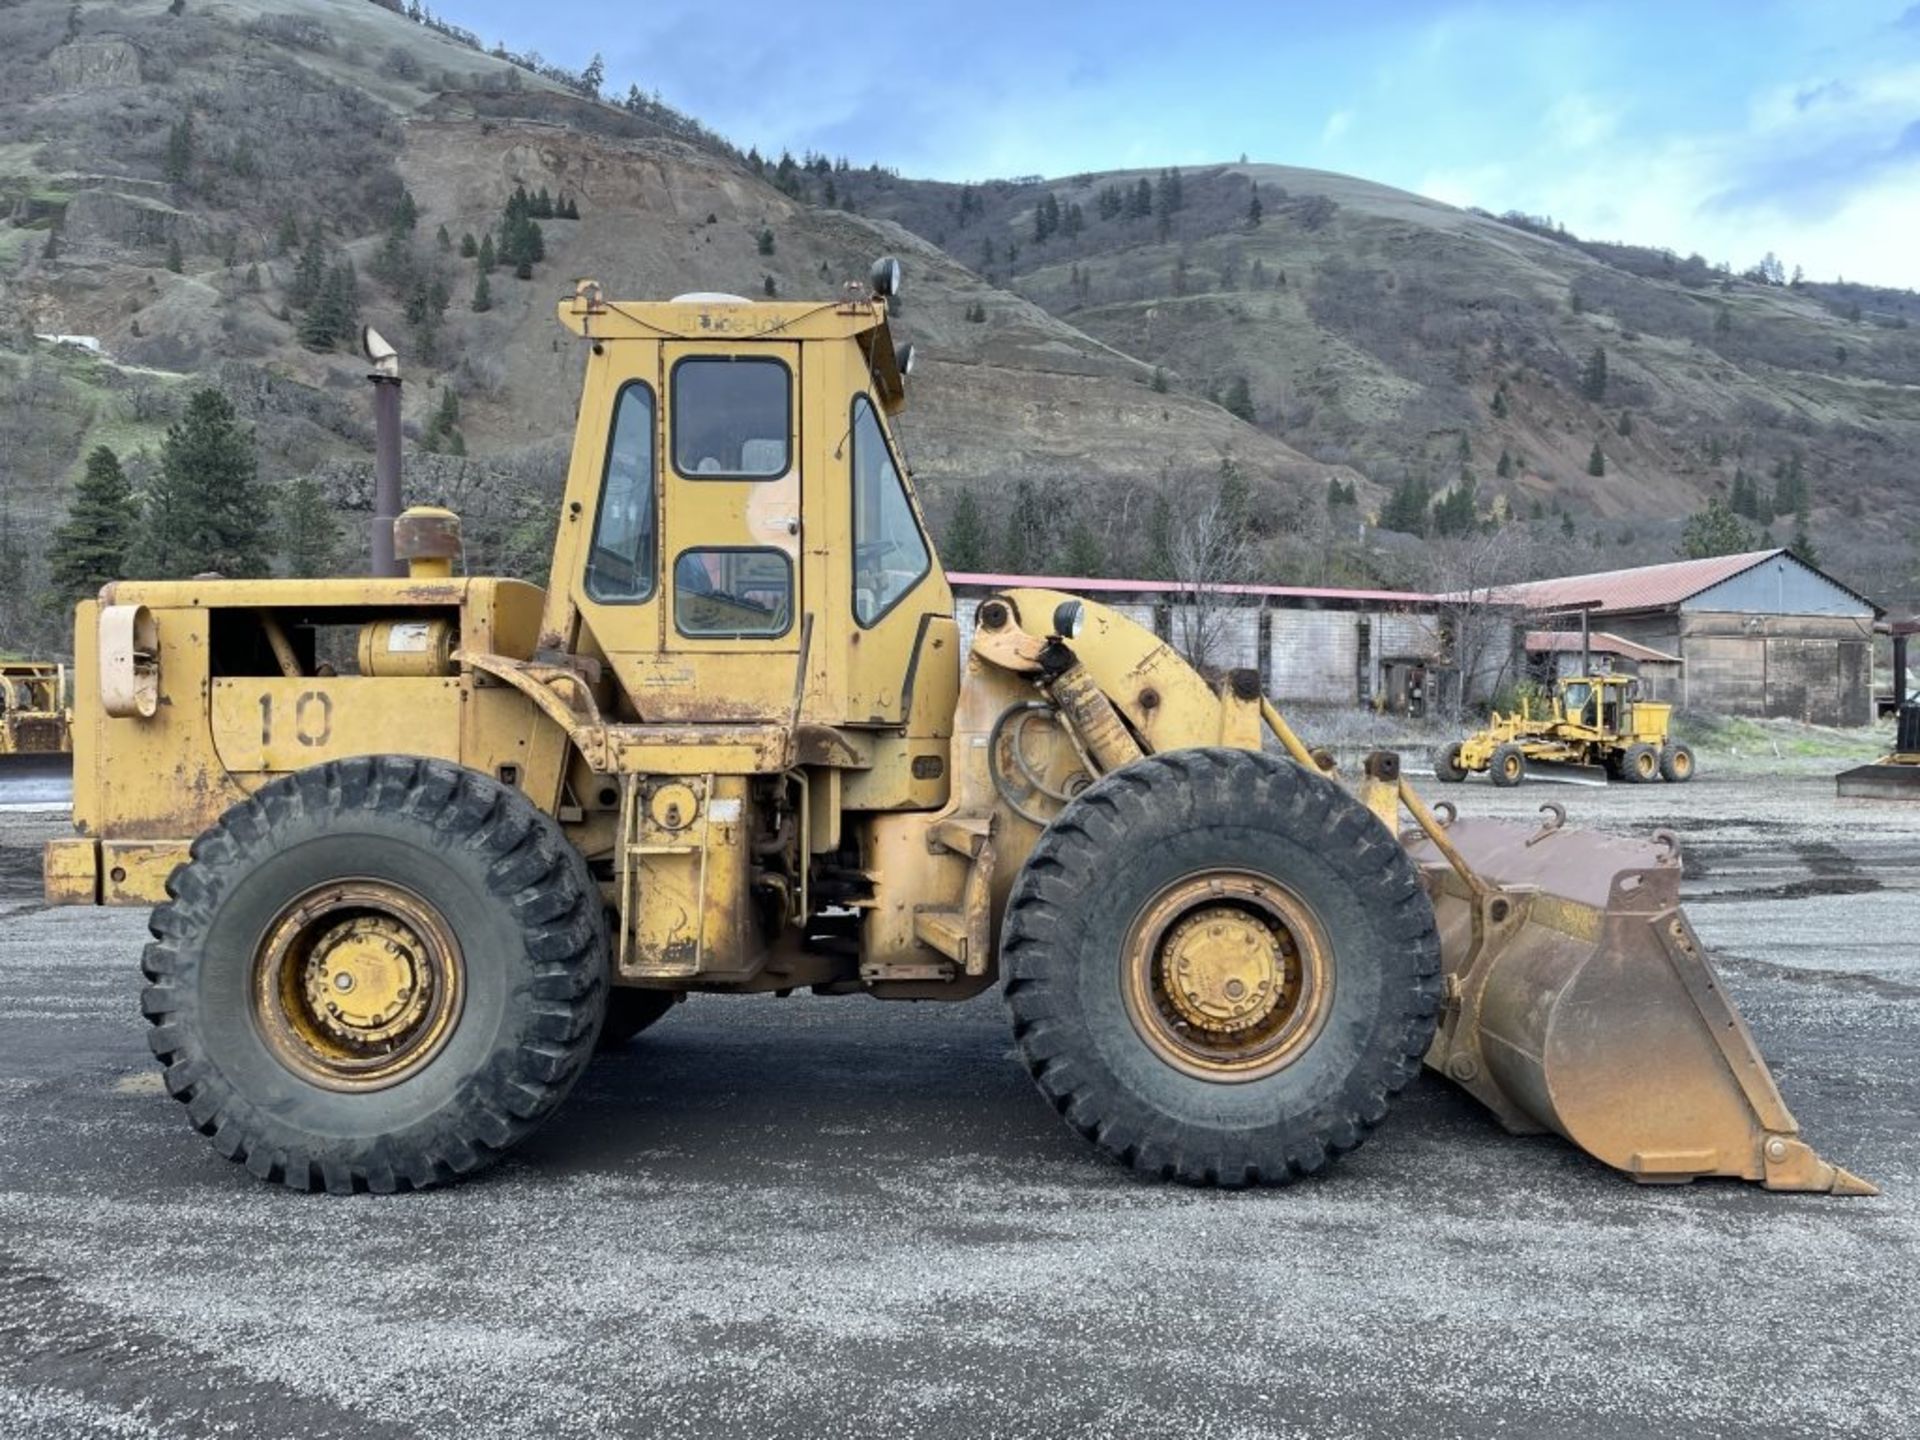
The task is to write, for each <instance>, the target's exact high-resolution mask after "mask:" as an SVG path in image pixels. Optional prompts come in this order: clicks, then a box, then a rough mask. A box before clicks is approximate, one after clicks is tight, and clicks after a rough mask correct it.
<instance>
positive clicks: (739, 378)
mask: <svg viewBox="0 0 1920 1440" xmlns="http://www.w3.org/2000/svg"><path fill="white" fill-rule="evenodd" d="M792 434H793V383H792V380H791V377H789V375H788V373H787V367H786V366H785V365H783V364H781V363H780V361H778V360H772V359H767V358H765V357H758V358H755V357H747V356H740V357H735V356H731V355H701V356H695V357H693V358H690V359H686V360H682V361H681V362H680V363H679V364H678V365H675V366H674V367H673V468H674V469H675V470H677V471H679V472H680V473H681V474H682V475H685V476H687V477H688V478H689V479H694V480H771V479H773V478H775V477H777V476H780V475H784V474H786V473H787V468H788V464H789V460H790V443H791V437H792Z"/></svg>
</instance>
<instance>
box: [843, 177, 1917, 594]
mask: <svg viewBox="0 0 1920 1440" xmlns="http://www.w3.org/2000/svg"><path fill="white" fill-rule="evenodd" d="M1171 178H1172V177H1171V176H1170V174H1169V173H1167V172H1141V171H1130V172H1115V173H1111V174H1100V175H1082V176H1076V177H1073V178H1071V179H1068V180H1060V181H1038V180H1035V181H1027V182H1023V183H1010V182H994V183H988V184H983V185H977V186H956V185H944V184H935V183H929V182H916V181H909V180H899V179H896V178H894V177H883V178H882V179H880V180H878V181H876V182H873V183H871V184H870V183H869V182H868V181H867V180H866V179H865V178H864V177H863V176H862V175H861V174H860V172H858V171H855V172H853V174H852V175H851V176H850V177H848V178H847V179H844V180H842V181H841V182H840V184H839V186H838V189H839V191H840V192H842V194H843V197H844V195H845V194H851V196H852V198H853V202H854V203H855V204H856V205H858V206H859V208H860V209H861V210H862V211H863V212H865V213H869V214H881V215H886V216H888V217H890V218H893V219H895V220H897V221H898V222H899V223H901V224H903V225H906V226H908V227H909V228H911V229H913V230H915V231H916V232H917V233H920V234H922V235H925V236H927V237H928V238H929V239H932V240H933V241H935V243H938V244H940V245H942V246H944V247H946V248H947V249H949V250H950V251H952V252H953V253H955V254H956V255H959V256H960V257H961V258H963V259H965V260H967V261H968V263H971V264H974V265H976V266H978V267H980V268H981V270H982V271H983V273H984V274H986V275H987V276H989V277H991V278H992V279H994V280H995V281H996V282H998V283H1000V284H1003V285H1005V286H1007V287H1008V288H1010V289H1012V290H1014V291H1015V292H1016V293H1018V294H1021V295H1024V296H1026V297H1027V298H1029V299H1031V300H1033V301H1035V302H1036V303H1039V304H1041V305H1044V306H1045V307H1046V308H1047V309H1048V310H1049V311H1051V312H1052V313H1054V314H1057V315H1059V316H1061V317H1062V318H1063V319H1067V320H1070V321H1071V322H1072V323H1073V324H1074V325H1075V326H1076V327H1078V328H1080V329H1082V330H1085V331H1086V332H1087V333H1089V334H1091V335H1093V336H1096V337H1098V338H1100V339H1102V340H1105V341H1107V342H1108V343H1110V344H1112V345H1114V346H1115V347H1117V348H1120V349H1123V350H1126V351H1127V352H1128V353H1130V354H1133V355H1136V356H1139V357H1140V358H1141V359H1142V360H1145V361H1149V362H1152V363H1154V364H1158V365H1160V366H1163V367H1164V368H1165V370H1166V372H1167V373H1168V375H1169V377H1170V379H1171V381H1172V384H1173V386H1174V388H1176V389H1178V390H1184V391H1186V392H1188V393H1197V394H1200V395H1211V396H1215V397H1224V396H1228V395H1230V394H1232V392H1233V390H1234V388H1235V386H1236V384H1242V383H1243V384H1244V385H1245V397H1246V400H1247V401H1248V402H1249V403H1250V406H1251V411H1252V415H1253V419H1254V423H1255V424H1256V425H1257V426H1258V427H1259V428H1260V429H1261V430H1263V431H1265V432H1266V433H1268V434H1271V435H1273V436H1275V437H1276V438H1279V439H1282V440H1285V441H1286V442H1288V443H1289V444H1291V445H1293V446H1294V447H1296V448H1298V449H1300V450H1302V451H1303V452H1305V453H1307V454H1309V455H1312V456H1314V457H1316V458H1318V459H1321V460H1324V461H1327V462H1329V463H1341V464H1350V465H1353V466H1356V467H1357V468H1359V469H1360V470H1361V471H1362V472H1363V473H1365V474H1366V475H1367V476H1368V477H1369V478H1370V479H1372V480H1374V481H1375V482H1376V483H1377V484H1379V485H1381V486H1393V485H1396V484H1398V483H1400V481H1402V480H1403V479H1405V478H1406V477H1408V476H1414V477H1418V478H1421V479H1424V480H1425V481H1427V482H1428V483H1429V484H1430V485H1431V486H1432V488H1433V490H1434V491H1435V492H1436V493H1441V492H1444V491H1445V490H1447V489H1448V488H1449V487H1451V486H1454V485H1456V484H1457V483H1458V481H1459V477H1460V476H1461V474H1462V472H1463V471H1464V472H1466V473H1470V474H1471V475H1472V477H1473V479H1474V482H1475V487H1476V491H1477V495H1478V499H1479V504H1480V507H1481V509H1482V510H1483V511H1485V510H1487V509H1489V508H1493V507H1494V506H1495V504H1496V502H1498V505H1499V508H1501V509H1503V510H1506V511H1507V512H1508V513H1511V514H1514V515H1518V516H1521V517H1523V518H1524V517H1528V516H1532V515H1535V514H1538V513H1540V512H1542V511H1546V512H1549V513H1551V512H1554V511H1563V512H1565V513H1566V514H1569V515H1571V517H1572V519H1573V522H1574V524H1575V526H1576V528H1577V529H1578V530H1579V531H1580V532H1581V533H1583V534H1584V535H1587V536H1589V537H1591V539H1592V540H1594V541H1595V542H1597V543H1598V544H1599V545H1601V546H1604V547H1609V548H1612V549H1614V550H1617V551H1618V552H1619V553H1617V554H1615V555H1612V556H1609V557H1607V558H1608V559H1609V563H1632V562H1633V561H1635V560H1638V559H1643V558H1644V559H1665V558H1670V556H1671V553H1672V546H1673V542H1674V539H1675V536H1676V533H1677V531H1678V529H1679V523H1680V521H1681V520H1682V519H1683V518H1684V517H1685V516H1686V515H1688V514H1690V513H1692V512H1693V511H1695V510H1697V509H1698V508H1700V506H1701V505H1703V504H1704V503H1705V502H1706V501H1707V500H1708V499H1709V498H1711V497H1720V498H1726V497H1728V495H1729V494H1730V492H1731V489H1732V487H1733V484H1734V479H1735V474H1736V471H1741V472H1744V474H1745V476H1746V477H1747V479H1749V480H1750V481H1752V482H1753V483H1755V484H1756V485H1757V486H1759V487H1760V488H1762V489H1763V490H1764V491H1766V492H1768V493H1770V492H1771V490H1772V488H1773V486H1774V484H1775V481H1776V477H1777V473H1779V472H1783V471H1786V470H1788V469H1792V470H1793V471H1794V472H1795V473H1797V474H1800V475H1802V476H1804V477H1805V478H1806V479H1807V481H1808V484H1809V485H1810V488H1811V494H1812V520H1813V526H1812V530H1813V535H1814V538H1815V540H1816V543H1818V544H1819V545H1820V546H1821V549H1822V551H1823V555H1824V557H1825V558H1826V559H1827V560H1828V561H1829V562H1830V563H1833V564H1834V565H1836V566H1837V567H1838V568H1839V569H1840V570H1841V571H1842V572H1843V573H1846V574H1848V575H1850V576H1851V577H1852V578H1853V579H1854V580H1855V581H1856V582H1857V583H1859V584H1861V585H1862V586H1864V587H1865V588H1867V589H1868V590H1870V591H1874V592H1876V593H1879V594H1881V595H1883V596H1886V597H1888V598H1892V599H1898V598H1900V597H1901V596H1904V597H1905V598H1906V599H1907V601H1908V603H1912V601H1913V599H1914V598H1915V596H1914V590H1913V584H1914V575H1913V572H1914V568H1915V567H1914V545H1913V535H1914V530H1915V524H1916V521H1920V484H1916V480H1915V475H1914V468H1913V464H1912V456H1913V454H1914V453H1915V450H1916V446H1917V445H1920V328H1914V322H1916V321H1920V296H1917V295H1915V294H1914V293H1912V292H1904V291H1874V290H1870V289H1868V288H1866V287H1860V286H1842V285H1808V284H1800V285H1787V284H1769V283H1764V282H1761V281H1759V280H1755V279H1747V278H1741V277H1737V276H1733V275H1729V274H1725V273H1722V272H1719V271H1716V270H1715V269H1714V268H1712V267H1710V266H1709V265H1708V264H1707V263H1706V262H1705V261H1704V260H1702V259H1700V258H1699V257H1697V256H1696V257H1691V258H1682V257H1679V256H1675V255H1673V254H1671V253H1667V252H1661V251H1656V250H1650V249H1643V248H1637V247H1629V246H1618V245H1602V244H1591V243H1584V242H1581V241H1580V240H1578V239H1576V238H1575V237H1571V236H1568V235H1566V234H1565V233H1564V232H1559V231H1555V230H1552V229H1549V228H1547V227H1545V226H1541V225H1537V224H1534V223H1532V222H1529V221H1527V220H1525V219H1524V217H1519V216H1513V217H1508V218H1505V219H1502V218H1496V217H1494V216H1491V215H1483V214H1479V213H1475V212H1470V211H1463V210H1458V209H1454V208H1452V207H1449V206H1445V205H1441V204H1439V203H1437V202H1434V201H1430V200H1426V199H1423V198H1421V197H1419V196H1415V195H1409V194H1406V193H1404V192H1402V191H1397V190H1393V189H1390V188H1388V187H1385V186H1380V185H1375V184H1371V183H1368V182H1366V181H1362V180H1355V179H1352V178H1350V177H1346V176H1340V175H1331V174H1327V173H1325V172H1320V171H1311V170H1299V169H1290V168H1285V167H1279V166H1271V165H1247V164H1239V165H1221V166H1215V167H1211V168H1205V169H1199V170H1188V171H1186V172H1184V173H1181V174H1179V176H1178V195H1177V208H1169V207H1168V205H1167V190H1168V186H1169V181H1170V179H1171ZM1143 185H1144V187H1145V191H1144V192H1143V193H1144V195H1145V196H1146V197H1147V200H1148V202H1149V203H1147V204H1144V205H1128V204H1127V201H1128V200H1129V199H1131V198H1132V197H1134V196H1135V194H1136V192H1141V187H1142V186H1143ZM1256 199H1257V201H1258V205H1257V209H1256V205H1255V201H1256ZM1116 200H1117V201H1118V203H1116ZM1043 207H1048V210H1049V211H1050V213H1052V214H1057V215H1058V216H1059V217H1060V222H1059V224H1058V226H1057V228H1053V227H1050V226H1048V225H1047V224H1046V223H1045V219H1044V217H1043ZM1142 210H1145V211H1146V213H1141V211H1142ZM1049 228H1052V233H1051V234H1047V235H1046V236H1045V238H1044V239H1042V238H1040V236H1041V235H1042V233H1043V232H1044V231H1045V230H1047V229H1049ZM1596 351H1599V352H1602V353H1603V354H1604V356H1605V363H1606V370H1607V375H1606V383H1605V386H1604V388H1599V387H1583V383H1582V382H1583V378H1585V377H1586V374H1587V372H1588V367H1589V366H1590V365H1591V364H1592V357H1593V355H1594V354H1595V352H1596ZM1496 393H1497V394H1499V396H1500V400H1499V403H1498V405H1497V406H1496V404H1495V396H1496ZM1596 445H1598V447H1599V448H1600V451H1601V462H1600V465H1599V466H1598V467H1592V468H1601V469H1603V470H1604V473H1603V474H1599V475H1595V474H1592V473H1590V466H1591V462H1592V460H1593V450H1594V447H1595V446H1596ZM1503 454H1504V456H1505V457H1506V459H1505V464H1504V465H1503V464H1502V460H1501V457H1502V455H1503ZM1502 470H1505V471H1506V472H1508V473H1506V474H1504V475H1503V474H1501V473H1500V472H1501V471H1502ZM1554 519H1555V523H1556V524H1563V523H1564V522H1561V521H1560V520H1559V518H1558V516H1555V517H1554ZM1791 525H1792V521H1791V519H1788V520H1786V521H1784V522H1776V525H1775V531H1776V534H1777V536H1778V538H1779V539H1781V540H1782V541H1784V540H1785V539H1786V538H1787V536H1788V533H1789V530H1790V527H1791ZM1754 528H1755V530H1756V531H1758V530H1759V529H1760V528H1761V527H1760V525H1759V524H1758V523H1756V524H1755V526H1754Z"/></svg>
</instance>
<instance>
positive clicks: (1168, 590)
mask: <svg viewBox="0 0 1920 1440" xmlns="http://www.w3.org/2000/svg"><path fill="white" fill-rule="evenodd" d="M947 583H948V584H950V585H971V586H977V587H979V588H980V589H983V590H1017V589H1028V590H1065V591H1068V592H1070V593H1080V592H1085V593H1087V594H1090V595H1091V594H1111V593H1113V592H1115V591H1138V592H1141V593H1144V594H1156V595H1179V594H1180V593H1181V592H1183V591H1190V590H1192V589H1193V588H1194V587H1193V586H1190V585H1182V584H1181V583H1180V582H1179V581H1177V580H1105V579H1098V580H1096V579H1079V578H1075V577H1073V576H1069V575H989V574H984V573H981V572H978V571H971V570H968V571H949V572H948V574H947ZM1207 590H1208V591H1209V592H1210V593H1212V594H1218V595H1245V596H1248V597H1250V598H1260V599H1265V598H1271V599H1276V600H1352V601H1371V602H1373V603H1375V604H1382V605H1432V604H1434V603H1435V602H1437V601H1439V600H1441V599H1443V598H1444V597H1443V596H1439V595H1425V594H1421V593H1420V592H1418V591H1414V590H1336V589H1318V588H1314V587H1312V586H1303V585H1209V586H1208V587H1207Z"/></svg>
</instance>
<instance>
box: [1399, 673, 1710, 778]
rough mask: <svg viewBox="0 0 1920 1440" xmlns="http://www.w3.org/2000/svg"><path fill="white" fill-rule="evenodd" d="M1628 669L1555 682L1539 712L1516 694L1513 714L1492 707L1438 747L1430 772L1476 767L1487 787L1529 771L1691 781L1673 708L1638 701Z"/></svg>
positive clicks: (1454, 774)
mask: <svg viewBox="0 0 1920 1440" xmlns="http://www.w3.org/2000/svg"><path fill="white" fill-rule="evenodd" d="M1639 689H1640V682H1639V680H1638V679H1637V678H1635V677H1633V676H1628V675H1579V676H1569V677H1565V678H1563V679H1561V680H1560V681H1558V682H1557V683H1556V684H1555V686H1554V690H1553V696H1552V698H1551V699H1550V700H1549V701H1548V703H1547V708H1546V710H1545V712H1544V713H1542V714H1539V715H1536V714H1534V713H1533V705H1532V702H1531V701H1530V700H1526V699H1522V700H1521V702H1520V709H1519V710H1518V711H1517V712H1514V713H1511V714H1506V715H1502V714H1500V713H1499V712H1498V711H1495V712H1494V714H1493V717H1492V718H1491V720H1489V722H1488V724H1487V727H1486V728H1485V729H1484V730H1480V731H1476V732H1475V733H1474V734H1472V735H1469V736H1468V737H1467V738H1466V739H1465V740H1460V741H1457V742H1455V743H1454V744H1452V745H1448V746H1445V747H1444V748H1442V749H1441V750H1440V751H1439V752H1438V753H1436V754H1435V755H1434V757H1433V773H1434V774H1435V775H1436V776H1438V777H1439V778H1440V779H1441V780H1443V781H1445V782H1446V783H1448V784H1450V785H1452V784H1458V783H1459V782H1460V781H1462V780H1465V779H1466V778H1467V776H1468V775H1472V774H1479V773H1482V772H1484V773H1485V774H1486V776H1487V778H1488V779H1490V780H1492V781H1493V783H1494V784H1495V785H1501V786H1510V785H1518V784H1519V783H1520V782H1521V781H1522V780H1525V779H1526V778H1527V776H1528V775H1529V774H1534V775H1539V776H1541V777H1543V778H1547V779H1572V780H1583V781H1592V782H1595V783H1604V782H1605V781H1606V780H1607V779H1609V778H1611V779H1614V780H1624V781H1627V782H1628V783H1630V784H1646V783H1648V782H1650V781H1654V780H1670V781H1672V782H1674V783H1675V784H1685V783H1686V782H1687V781H1689V780H1691V779H1693V771H1694V762H1693V749H1692V747H1691V746H1689V745H1688V744H1687V743H1686V742H1685V741H1683V740H1676V739H1674V738H1673V736H1672V735H1671V734H1669V733H1668V722H1669V720H1670V719H1671V717H1672V714H1673V707H1672V706H1671V705H1668V704H1665V703H1664V702H1660V701H1653V700H1642V699H1641V698H1640V695H1639Z"/></svg>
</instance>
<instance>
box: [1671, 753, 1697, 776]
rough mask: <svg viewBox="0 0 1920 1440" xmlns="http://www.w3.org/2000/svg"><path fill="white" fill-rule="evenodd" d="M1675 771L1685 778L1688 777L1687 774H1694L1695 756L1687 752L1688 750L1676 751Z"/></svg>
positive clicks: (1674, 755) (1674, 759) (1674, 754)
mask: <svg viewBox="0 0 1920 1440" xmlns="http://www.w3.org/2000/svg"><path fill="white" fill-rule="evenodd" d="M1673 773H1674V774H1675V775H1678V776H1679V777H1680V778H1681V779H1683V780H1684V779H1686V777H1687V776H1689V775H1691V774H1693V757H1692V756H1691V755H1689V754H1687V752H1686V751H1684V750H1676V751H1674V753H1673Z"/></svg>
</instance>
